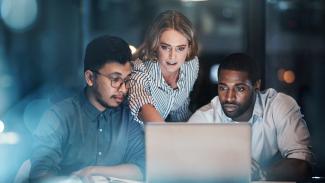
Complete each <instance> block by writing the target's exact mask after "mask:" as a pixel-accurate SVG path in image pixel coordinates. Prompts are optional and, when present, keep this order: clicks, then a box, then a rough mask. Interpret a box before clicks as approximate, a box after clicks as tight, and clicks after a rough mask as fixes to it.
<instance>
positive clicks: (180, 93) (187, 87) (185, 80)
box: [129, 57, 199, 123]
mask: <svg viewBox="0 0 325 183" xmlns="http://www.w3.org/2000/svg"><path fill="white" fill-rule="evenodd" d="M198 72H199V60H198V58H197V57H195V58H194V59H193V60H190V61H187V62H185V63H184V64H183V65H182V66H181V68H180V73H179V74H180V75H179V80H178V81H177V86H178V88H177V89H173V88H171V87H170V86H169V85H168V84H167V83H166V81H165V79H164V78H163V76H162V73H161V70H160V67H159V63H158V62H154V61H141V60H139V59H138V60H136V61H133V72H132V76H131V84H130V86H131V87H130V90H129V104H130V109H131V112H132V114H133V116H134V117H135V119H136V121H138V122H140V123H143V122H142V121H141V120H139V119H138V113H139V110H140V109H141V107H142V106H143V105H145V104H152V105H153V106H154V107H155V108H156V109H157V111H158V112H159V113H160V115H161V116H162V117H163V118H164V119H165V120H167V121H175V122H176V121H187V120H188V119H189V117H190V116H191V114H192V113H191V112H190V110H189V108H188V107H189V102H190V99H189V95H190V92H191V90H192V89H193V85H194V83H195V81H196V79H197V77H198Z"/></svg>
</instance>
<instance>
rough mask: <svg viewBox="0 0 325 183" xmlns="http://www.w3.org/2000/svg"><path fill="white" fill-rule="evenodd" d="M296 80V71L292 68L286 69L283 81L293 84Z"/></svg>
mask: <svg viewBox="0 0 325 183" xmlns="http://www.w3.org/2000/svg"><path fill="white" fill-rule="evenodd" d="M295 80H296V76H295V73H294V72H293V71H292V70H286V71H285V72H284V73H283V81H284V82H285V83H287V84H292V83H294V82H295Z"/></svg>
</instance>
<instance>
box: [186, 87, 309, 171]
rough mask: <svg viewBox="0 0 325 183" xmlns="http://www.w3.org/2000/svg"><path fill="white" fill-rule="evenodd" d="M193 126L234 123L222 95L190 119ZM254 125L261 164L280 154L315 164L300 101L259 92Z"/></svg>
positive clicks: (255, 154) (254, 155)
mask: <svg viewBox="0 0 325 183" xmlns="http://www.w3.org/2000/svg"><path fill="white" fill-rule="evenodd" d="M189 122H193V123H203V122H209V123H219V122H220V123H231V122H234V121H233V120H232V119H231V118H229V117H227V116H226V115H225V113H224V112H223V110H222V108H221V104H220V101H219V98H218V96H217V97H215V98H213V99H212V101H211V103H209V104H207V105H205V106H203V107H202V108H200V109H199V110H198V111H196V112H195V113H194V114H193V116H192V117H191V118H190V119H189ZM248 122H249V123H251V125H252V158H254V159H255V160H256V161H258V162H259V163H260V164H261V165H264V166H268V165H269V164H270V163H272V162H273V163H274V160H275V159H276V158H279V156H278V155H279V154H278V153H280V154H281V156H282V157H286V158H296V159H302V160H306V161H308V162H312V161H313V155H312V152H311V146H310V134H309V131H308V128H307V125H306V122H305V121H304V119H303V115H302V114H301V112H300V107H299V106H298V104H297V103H296V101H295V100H294V99H293V98H292V97H290V96H288V95H285V94H283V93H278V92H276V91H275V90H274V89H268V90H266V91H265V92H258V93H257V95H256V102H255V106H254V110H253V115H252V117H251V118H250V120H249V121H248Z"/></svg>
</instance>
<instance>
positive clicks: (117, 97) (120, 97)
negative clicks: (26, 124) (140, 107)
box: [114, 96, 124, 103]
mask: <svg viewBox="0 0 325 183" xmlns="http://www.w3.org/2000/svg"><path fill="white" fill-rule="evenodd" d="M114 98H115V100H116V101H117V102H119V103H121V102H123V100H124V97H123V96H114Z"/></svg>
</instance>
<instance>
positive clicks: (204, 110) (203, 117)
mask: <svg viewBox="0 0 325 183" xmlns="http://www.w3.org/2000/svg"><path fill="white" fill-rule="evenodd" d="M212 105H213V104H212V103H209V104H207V105H205V106H203V107H201V108H200V109H199V110H197V111H195V113H194V114H193V115H192V116H191V117H190V119H189V120H188V122H189V123H207V122H208V123H213V122H215V120H214V119H213V118H214V117H213V116H214V109H213V107H212Z"/></svg>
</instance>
